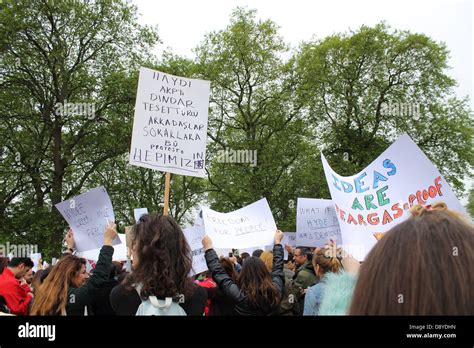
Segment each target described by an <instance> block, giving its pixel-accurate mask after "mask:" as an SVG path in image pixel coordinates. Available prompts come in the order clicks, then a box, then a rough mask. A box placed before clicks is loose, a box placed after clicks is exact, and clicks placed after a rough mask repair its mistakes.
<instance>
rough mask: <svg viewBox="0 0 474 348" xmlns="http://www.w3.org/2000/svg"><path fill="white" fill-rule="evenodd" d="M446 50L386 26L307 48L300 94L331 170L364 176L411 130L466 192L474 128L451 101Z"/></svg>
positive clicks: (464, 106)
mask: <svg viewBox="0 0 474 348" xmlns="http://www.w3.org/2000/svg"><path fill="white" fill-rule="evenodd" d="M448 53H449V52H448V50H447V48H446V47H445V46H444V44H439V43H436V42H434V41H433V40H431V39H430V38H429V37H427V36H425V35H423V34H413V33H410V32H407V31H397V30H391V29H390V28H389V27H388V26H387V25H386V24H384V23H381V24H378V25H376V26H375V27H373V28H370V27H366V26H362V27H361V28H360V29H359V30H358V31H356V32H354V33H347V34H337V35H333V36H330V37H327V38H325V39H322V40H319V41H315V42H310V43H305V44H303V45H302V47H301V49H300V52H299V54H298V56H297V71H298V76H299V77H300V79H301V81H300V82H301V83H300V85H299V87H298V96H299V99H300V101H301V103H302V104H304V105H305V107H306V108H307V110H308V114H309V115H311V117H312V119H313V120H314V122H316V123H317V124H318V126H317V130H316V132H315V136H316V137H317V139H318V141H319V142H320V143H321V144H323V146H322V149H323V151H325V153H326V154H327V157H328V160H329V161H330V162H331V164H332V166H333V169H335V170H336V171H337V172H339V173H340V174H342V175H352V174H354V173H356V172H358V171H360V170H361V169H363V168H364V167H365V166H366V165H367V164H369V163H370V162H372V161H373V160H374V159H375V158H376V157H377V156H378V155H379V154H380V153H381V152H382V151H383V150H384V149H385V148H386V147H387V146H389V145H390V144H391V143H392V142H393V140H395V139H396V138H397V137H398V136H399V135H400V134H401V133H405V132H406V133H408V134H409V135H410V136H411V137H412V139H413V140H414V141H415V142H416V143H417V144H418V145H419V146H420V147H421V148H422V149H423V151H424V152H425V153H426V154H427V155H428V157H429V158H430V159H431V160H432V161H433V162H434V163H435V164H436V165H437V167H438V168H439V169H440V171H441V172H442V174H443V175H444V177H445V178H446V179H447V180H448V181H449V182H450V183H451V184H452V185H453V187H454V189H455V190H456V191H457V192H458V193H461V192H462V190H463V183H462V181H461V180H462V178H464V176H465V175H466V173H468V171H469V168H470V167H471V166H472V164H473V149H472V143H471V139H472V136H473V129H474V128H473V119H472V115H471V114H470V113H471V111H470V110H469V107H468V103H467V100H458V99H456V98H454V97H453V94H454V92H453V90H452V87H453V86H454V85H455V81H454V80H453V79H452V78H450V77H449V76H447V75H446V73H445V70H446V69H447V68H448V67H447V58H448ZM344 158H345V159H347V160H346V161H344Z"/></svg>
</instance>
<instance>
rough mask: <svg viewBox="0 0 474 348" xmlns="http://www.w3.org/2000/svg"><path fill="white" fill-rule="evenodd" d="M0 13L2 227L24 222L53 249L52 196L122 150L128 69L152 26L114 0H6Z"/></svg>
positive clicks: (147, 43) (129, 103) (78, 185)
mask: <svg viewBox="0 0 474 348" xmlns="http://www.w3.org/2000/svg"><path fill="white" fill-rule="evenodd" d="M0 23H1V27H2V30H1V34H0V47H1V51H2V57H3V66H2V68H1V75H0V76H1V87H2V88H1V94H0V98H1V103H0V108H1V109H0V112H1V114H0V115H1V116H0V117H1V120H0V122H1V124H2V127H5V128H4V129H2V133H3V134H2V135H5V137H2V147H3V148H4V149H6V151H4V155H3V156H4V157H3V158H2V163H1V171H2V175H1V178H2V180H3V181H6V185H5V186H4V187H2V194H1V196H0V198H1V199H2V202H1V203H0V207H1V208H2V211H1V212H2V213H3V214H2V215H1V217H0V218H1V220H0V223H1V226H2V227H1V228H2V229H3V230H4V231H8V232H9V233H10V237H11V238H12V239H13V240H14V239H15V238H17V239H18V240H19V241H21V240H22V238H24V236H25V234H26V229H28V235H29V237H30V239H33V240H34V239H36V240H37V241H38V244H39V245H40V248H41V249H43V250H48V249H49V250H51V248H53V249H55V250H57V248H58V247H59V245H60V241H61V239H62V233H63V228H62V227H63V225H64V223H63V221H62V219H61V217H60V216H59V214H58V212H57V211H56V210H55V208H54V205H55V204H56V203H59V202H61V201H62V200H63V199H64V198H65V197H70V196H73V195H76V194H78V193H80V192H81V189H82V188H83V187H84V184H85V183H86V182H87V180H88V179H89V177H90V176H91V174H92V173H94V172H95V171H96V170H97V168H98V167H99V166H100V165H101V164H102V163H104V162H105V161H107V160H110V159H113V158H115V157H116V156H119V155H121V154H123V153H124V152H126V151H127V147H126V146H127V144H128V141H123V140H125V139H127V140H128V139H129V138H130V129H131V119H132V117H131V115H132V111H133V100H134V93H135V91H134V90H133V89H131V88H130V87H131V86H134V85H135V86H136V82H135V83H134V82H133V80H132V79H131V75H132V74H131V72H133V71H136V70H137V67H138V66H139V65H140V63H141V62H143V61H146V60H147V59H148V58H149V55H148V54H147V50H148V47H152V46H153V44H155V43H156V42H157V40H158V36H157V33H156V30H155V29H153V28H149V27H143V26H140V25H139V24H138V23H137V21H136V7H134V6H132V5H130V4H129V3H127V2H124V1H114V0H106V1H86V2H79V1H65V2H62V1H59V2H54V3H53V2H50V1H42V0H31V1H21V2H13V1H12V2H6V3H4V4H3V5H2V10H1V13H0ZM5 156H6V157H7V158H5ZM8 176H11V177H12V179H8ZM38 218H39V220H37V219H38ZM33 236H35V237H33Z"/></svg>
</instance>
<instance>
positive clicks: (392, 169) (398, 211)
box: [321, 134, 465, 260]
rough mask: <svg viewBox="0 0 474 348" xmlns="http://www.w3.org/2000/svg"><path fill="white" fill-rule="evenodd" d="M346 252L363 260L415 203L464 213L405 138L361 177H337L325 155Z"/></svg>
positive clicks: (378, 159) (420, 153)
mask: <svg viewBox="0 0 474 348" xmlns="http://www.w3.org/2000/svg"><path fill="white" fill-rule="evenodd" d="M321 160H322V162H323V166H324V171H325V175H326V179H327V182H328V185H329V190H330V192H331V197H332V202H333V204H334V207H335V210H336V214H337V217H338V220H339V226H340V228H341V234H342V240H343V242H344V249H345V250H346V251H348V252H350V253H352V254H353V255H354V257H356V258H357V259H358V260H363V258H364V257H365V256H366V255H367V253H368V252H369V251H370V249H371V248H372V247H373V245H374V244H375V243H376V242H377V238H376V236H377V237H378V238H379V237H380V234H379V235H378V234H377V233H383V232H386V231H388V230H389V229H390V228H392V227H393V226H395V225H396V224H398V223H400V222H402V221H404V220H405V219H407V218H408V217H409V216H410V214H409V209H410V208H411V207H412V206H413V205H414V204H418V203H420V204H433V203H436V202H440V201H442V202H445V203H446V204H447V205H448V208H449V209H452V210H456V211H459V212H461V213H465V211H464V208H463V207H462V206H461V204H460V203H459V201H458V200H457V198H456V196H455V195H454V193H453V190H452V189H451V187H450V186H449V184H448V183H447V182H446V180H445V179H444V178H443V176H442V175H441V174H440V173H439V171H438V170H437V169H436V168H435V167H434V165H433V164H432V163H431V161H430V160H429V159H428V158H427V157H426V155H425V154H424V153H423V152H422V151H421V150H420V149H419V148H418V146H416V144H415V143H414V142H413V140H412V139H411V138H410V137H409V136H408V135H406V134H404V135H402V136H401V137H400V138H399V139H398V140H397V141H395V142H394V143H393V144H392V145H391V146H390V147H389V148H387V149H386V150H385V151H384V152H383V153H382V154H381V155H380V156H379V157H378V158H377V159H375V160H374V161H373V162H372V163H371V164H370V165H368V166H367V167H366V168H365V169H364V170H362V171H361V172H359V173H358V174H355V175H352V176H348V177H343V176H340V175H339V174H337V173H336V172H334V171H333V170H332V169H331V167H330V166H329V164H328V162H327V161H326V158H325V157H324V155H323V154H322V153H321Z"/></svg>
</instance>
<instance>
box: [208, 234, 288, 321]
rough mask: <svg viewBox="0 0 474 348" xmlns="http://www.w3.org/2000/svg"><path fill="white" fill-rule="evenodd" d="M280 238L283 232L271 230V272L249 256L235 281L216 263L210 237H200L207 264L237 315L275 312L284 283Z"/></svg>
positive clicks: (260, 262) (216, 258) (217, 259)
mask: <svg viewBox="0 0 474 348" xmlns="http://www.w3.org/2000/svg"><path fill="white" fill-rule="evenodd" d="M283 237H284V235H283V232H281V231H277V232H276V233H275V245H274V247H273V268H272V272H271V273H270V272H269V271H268V270H267V268H266V266H265V264H264V263H263V261H262V260H261V259H260V258H258V257H249V258H248V259H247V260H245V262H244V263H243V265H242V270H241V271H240V274H239V276H238V278H237V281H236V282H235V281H234V280H232V278H231V277H230V276H229V275H228V274H227V273H226V272H225V270H224V269H223V268H222V266H221V264H220V263H219V258H218V256H217V253H216V251H215V250H214V249H213V247H212V240H211V239H210V238H209V236H207V235H206V236H204V238H203V240H202V245H203V247H204V249H205V250H206V254H205V257H206V262H207V267H208V268H209V271H211V272H212V278H213V279H214V280H215V281H216V283H217V284H218V286H219V288H220V289H221V290H222V292H223V293H224V295H225V296H227V297H228V298H229V299H231V300H232V301H233V303H234V310H235V312H236V313H237V314H238V315H270V314H276V312H277V309H278V305H279V303H280V301H281V298H282V295H283V286H284V284H285V275H284V273H283V247H282V245H281V240H282V239H283Z"/></svg>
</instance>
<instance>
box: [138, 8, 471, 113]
mask: <svg viewBox="0 0 474 348" xmlns="http://www.w3.org/2000/svg"><path fill="white" fill-rule="evenodd" d="M132 2H133V3H134V4H136V5H137V6H138V12H139V13H140V14H141V15H140V16H139V22H140V23H141V24H148V25H158V33H159V35H160V38H161V40H162V44H160V45H158V46H157V47H156V48H155V50H154V52H155V53H156V54H157V55H158V57H160V56H161V53H162V52H163V51H164V50H165V49H171V51H172V52H173V53H175V54H178V55H181V56H186V57H188V58H193V57H194V54H193V51H192V49H193V48H195V47H196V46H198V45H199V43H201V42H202V40H203V39H204V35H205V34H206V33H209V32H211V31H217V30H223V29H225V28H226V27H227V26H228V25H229V21H230V20H229V19H230V14H231V12H232V10H233V9H235V8H236V7H237V6H246V7H248V8H249V9H256V10H257V17H258V18H260V19H262V20H266V19H271V20H272V21H274V22H275V23H276V24H277V25H279V26H280V31H279V33H280V35H281V36H283V38H284V39H285V41H286V42H287V43H288V44H290V45H291V46H292V47H293V48H296V47H298V45H299V44H300V43H301V42H302V41H309V40H311V39H312V38H324V37H326V36H329V35H331V34H334V33H340V32H347V31H349V30H356V29H358V28H359V27H360V26H361V25H363V24H365V25H369V26H373V25H375V24H377V23H379V22H381V21H386V22H387V23H388V24H389V25H390V26H391V27H392V28H396V29H401V30H409V31H412V32H418V33H424V34H426V35H428V36H429V37H431V38H432V39H434V40H436V41H438V42H444V43H445V44H446V45H447V47H448V49H449V51H450V52H451V55H450V58H449V66H450V67H451V69H450V70H449V71H448V73H449V75H450V76H451V77H453V78H454V79H456V81H457V82H458V86H457V87H456V89H455V91H456V94H457V96H458V97H460V98H462V97H464V96H466V95H467V96H469V98H470V100H471V108H472V109H474V98H473V91H474V79H473V60H474V52H473V49H474V47H473V39H474V27H473V14H474V7H473V1H472V0H326V1H321V0H291V1H288V0H132Z"/></svg>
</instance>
